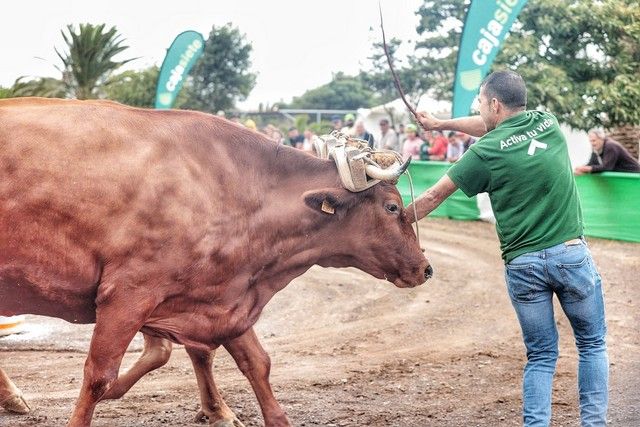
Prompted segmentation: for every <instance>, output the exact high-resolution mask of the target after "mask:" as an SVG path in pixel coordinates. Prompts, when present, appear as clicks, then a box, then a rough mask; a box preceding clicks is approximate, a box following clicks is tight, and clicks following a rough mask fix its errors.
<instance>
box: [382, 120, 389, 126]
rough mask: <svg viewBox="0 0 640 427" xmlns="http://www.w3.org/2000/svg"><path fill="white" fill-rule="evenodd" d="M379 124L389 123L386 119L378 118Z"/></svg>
mask: <svg viewBox="0 0 640 427" xmlns="http://www.w3.org/2000/svg"><path fill="white" fill-rule="evenodd" d="M380 124H381V125H388V124H389V120H388V119H380Z"/></svg>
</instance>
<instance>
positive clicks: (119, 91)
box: [104, 66, 160, 108]
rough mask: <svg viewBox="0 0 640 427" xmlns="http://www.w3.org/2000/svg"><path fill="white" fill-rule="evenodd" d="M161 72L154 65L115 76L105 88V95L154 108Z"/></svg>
mask: <svg viewBox="0 0 640 427" xmlns="http://www.w3.org/2000/svg"><path fill="white" fill-rule="evenodd" d="M159 73H160V69H159V68H158V67H156V66H153V67H150V68H147V69H146V70H141V71H125V72H123V73H121V74H118V75H116V76H113V78H112V81H111V84H109V85H108V86H106V87H105V89H104V93H105V97H106V98H108V99H112V100H114V101H118V102H121V103H123V104H127V105H131V106H134V107H147V108H153V106H154V102H155V96H156V84H157V82H158V74H159Z"/></svg>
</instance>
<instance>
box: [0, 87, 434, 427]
mask: <svg viewBox="0 0 640 427" xmlns="http://www.w3.org/2000/svg"><path fill="white" fill-rule="evenodd" d="M323 203H324V204H325V206H326V205H330V207H331V208H333V209H335V213H334V214H329V213H326V212H324V211H323V210H322V209H321V207H322V204H323ZM314 264H319V265H321V266H327V267H328V266H331V267H348V266H354V267H357V268H359V269H361V270H363V271H365V272H367V273H369V274H371V275H373V276H375V277H377V278H381V279H382V278H384V279H387V280H389V281H391V282H393V283H395V284H396V285H397V286H399V287H410V286H416V285H419V284H421V283H423V282H424V281H425V277H426V276H428V273H430V267H429V266H428V263H427V260H426V259H425V258H424V256H423V254H422V252H421V250H420V248H419V247H418V245H417V243H416V238H415V235H414V233H413V230H412V229H411V225H410V221H409V220H408V219H407V217H406V215H405V212H404V210H403V208H402V201H401V199H400V195H399V193H398V191H397V189H396V188H395V186H393V185H391V184H389V183H385V182H382V183H380V184H378V185H375V186H373V187H371V188H369V189H367V190H365V191H362V192H357V193H356V192H353V193H352V192H349V191H347V190H345V189H344V188H343V187H342V185H341V181H340V178H339V175H338V173H337V170H336V166H335V164H334V162H333V161H331V160H321V159H318V158H315V157H313V156H309V155H308V154H305V153H303V152H301V151H298V150H295V149H292V148H288V147H283V146H278V145H276V144H274V143H272V142H271V141H269V140H267V139H266V138H265V137H263V136H262V135H260V134H258V133H255V132H253V131H250V130H247V129H244V128H242V127H240V126H238V125H235V124H233V123H230V122H228V121H226V120H223V119H219V118H216V117H213V116H211V115H207V114H202V113H197V112H187V111H154V110H143V109H135V108H130V107H126V106H122V105H119V104H115V103H111V102H96V101H92V102H82V101H61V100H45V99H37V98H36V99H20V100H2V101H0V315H14V314H19V313H32V314H39V315H45V316H54V317H59V318H62V319H65V320H67V321H69V322H75V323H95V329H94V332H93V337H92V339H91V345H90V349H89V354H88V356H87V360H86V363H85V369H84V379H83V383H82V388H81V390H80V396H79V398H78V401H77V403H76V407H75V410H74V412H73V414H72V416H71V419H70V421H69V425H70V426H88V425H89V424H90V423H91V418H92V414H93V411H94V408H95V406H96V404H97V403H98V402H99V401H100V400H103V399H107V398H117V397H119V396H121V395H122V394H124V392H126V390H128V389H129V388H130V387H131V386H132V385H133V384H134V383H135V381H137V380H138V379H139V378H140V377H141V376H142V375H144V374H145V373H146V372H148V371H150V370H152V369H154V368H156V367H158V366H160V365H162V364H163V363H164V362H166V360H167V358H168V357H169V353H170V350H171V344H170V342H175V343H181V344H184V345H185V346H186V349H187V352H188V354H189V356H190V357H191V360H192V361H193V364H194V367H195V370H196V375H197V379H198V384H199V389H200V394H201V402H202V410H201V414H200V415H207V416H208V417H209V419H210V422H211V423H212V424H213V423H216V425H229V426H231V425H239V422H238V421H237V420H236V419H235V416H234V415H233V413H232V412H231V410H230V409H229V408H228V407H227V406H226V405H225V404H224V402H223V401H222V399H221V398H220V395H219V394H218V392H217V390H216V388H215V384H214V382H213V376H212V373H211V360H212V356H213V353H212V351H211V350H212V349H215V348H217V347H218V346H220V345H223V346H225V347H226V348H227V349H228V351H229V352H230V354H231V355H232V356H233V358H234V359H235V361H236V362H237V364H238V366H239V368H240V369H241V370H242V372H243V373H244V374H245V375H246V376H247V377H248V379H249V381H250V383H251V385H252V387H253V389H254V391H255V393H256V396H257V398H258V401H259V403H260V406H261V409H262V413H263V417H264V421H265V424H267V425H269V426H276V425H289V422H288V420H287V417H286V415H285V413H284V411H283V410H282V409H281V408H280V406H279V405H278V403H277V401H276V400H275V398H274V396H273V393H272V391H271V387H270V385H269V379H268V376H269V369H270V362H269V357H268V355H267V354H266V353H265V352H264V350H263V349H262V347H261V346H260V343H259V342H258V340H257V337H256V335H255V333H254V332H253V329H252V325H253V324H254V323H255V322H256V321H257V320H258V317H259V315H260V312H261V311H262V309H263V307H264V306H265V304H267V302H268V301H269V300H270V299H271V297H273V295H274V294H275V293H276V292H278V291H279V290H281V289H282V288H284V287H285V286H286V285H287V284H288V283H289V282H290V281H291V280H292V279H293V278H295V277H297V276H299V275H301V274H302V273H304V272H305V271H306V270H307V269H309V268H310V267H311V266H312V265H314ZM137 331H142V332H144V333H145V351H144V352H143V355H142V356H141V358H140V359H139V360H138V361H137V362H136V364H135V365H134V366H133V368H132V369H131V370H129V371H128V372H127V373H125V374H124V375H120V376H118V371H119V368H120V363H121V361H122V357H123V355H124V352H125V350H126V348H127V346H128V344H129V343H130V341H131V339H132V338H133V336H134V335H135V334H136V332H137ZM0 401H4V406H5V407H8V408H10V409H13V410H16V411H18V412H20V411H25V410H26V407H25V406H24V405H25V403H24V401H23V400H22V399H21V397H20V395H19V392H18V390H17V388H16V387H15V386H14V385H13V384H12V383H11V381H10V380H9V379H8V378H7V376H6V375H5V374H4V373H3V372H1V371H0Z"/></svg>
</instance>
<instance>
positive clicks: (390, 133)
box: [376, 119, 400, 152]
mask: <svg viewBox="0 0 640 427" xmlns="http://www.w3.org/2000/svg"><path fill="white" fill-rule="evenodd" d="M379 124H380V131H381V132H382V136H381V137H380V139H379V140H378V141H376V148H377V149H378V150H393V151H398V152H400V142H399V141H398V134H396V131H395V130H394V129H392V128H391V126H390V125H389V120H388V119H380V122H379Z"/></svg>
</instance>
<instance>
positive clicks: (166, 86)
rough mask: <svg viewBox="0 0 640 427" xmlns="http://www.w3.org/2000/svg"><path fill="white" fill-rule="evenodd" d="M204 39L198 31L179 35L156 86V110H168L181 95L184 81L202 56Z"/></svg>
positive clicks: (165, 60) (168, 53) (169, 51)
mask: <svg viewBox="0 0 640 427" xmlns="http://www.w3.org/2000/svg"><path fill="white" fill-rule="evenodd" d="M203 50H204V39H203V38H202V35H201V34H200V33H198V32H196V31H185V32H183V33H180V34H178V36H177V37H176V38H175V40H174V41H173V43H171V47H169V49H168V50H167V55H166V56H165V58H164V61H163V62H162V67H161V68H160V75H159V76H158V85H157V86H156V108H158V109H168V108H171V107H172V106H173V103H174V102H175V100H176V97H177V96H178V93H180V89H181V88H182V84H183V83H184V79H185V77H186V76H187V74H189V71H190V70H191V68H192V67H193V66H194V64H195V63H196V62H197V60H198V58H200V56H201V55H202V52H203Z"/></svg>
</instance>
